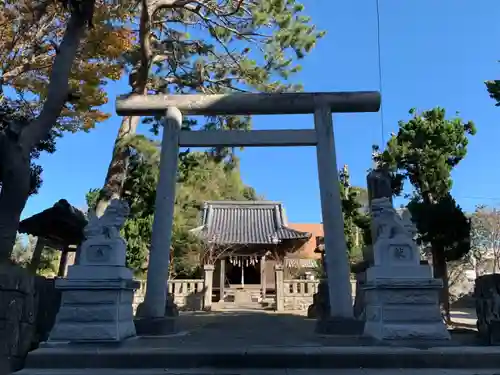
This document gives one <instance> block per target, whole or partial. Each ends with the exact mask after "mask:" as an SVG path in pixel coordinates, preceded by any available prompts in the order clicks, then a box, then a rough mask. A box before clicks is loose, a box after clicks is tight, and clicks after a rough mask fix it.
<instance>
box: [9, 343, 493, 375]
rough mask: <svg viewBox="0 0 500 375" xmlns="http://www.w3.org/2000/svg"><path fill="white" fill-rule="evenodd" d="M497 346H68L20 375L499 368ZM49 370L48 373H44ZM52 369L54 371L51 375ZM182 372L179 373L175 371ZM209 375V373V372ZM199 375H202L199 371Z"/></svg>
mask: <svg viewBox="0 0 500 375" xmlns="http://www.w3.org/2000/svg"><path fill="white" fill-rule="evenodd" d="M499 358H500V347H435V348H428V349H415V348H408V347H392V346H391V347H380V346H377V347H375V346H373V347H359V346H357V347H276V346H273V347H250V348H243V349H241V348H217V349H210V348H186V349H174V348H165V347H154V346H136V347H130V346H127V345H125V346H120V347H109V346H108V347H106V346H101V347H96V346H95V345H92V346H90V345H88V346H86V345H78V346H77V345H72V346H67V347H65V348H62V347H59V348H49V347H48V348H41V349H38V350H36V351H34V352H32V353H31V354H30V355H29V356H28V358H27V362H26V367H25V369H24V370H22V371H20V372H18V374H19V375H35V374H49V373H53V374H56V373H57V374H61V375H62V374H63V373H68V374H69V373H74V372H72V371H76V370H79V369H87V370H86V371H87V372H91V373H92V374H93V375H97V374H98V373H100V372H101V371H104V370H105V371H111V370H116V371H118V370H121V371H123V370H125V369H129V370H131V369H136V371H137V373H140V374H147V373H154V372H155V371H156V369H179V370H181V369H182V370H186V369H204V368H205V369H206V368H210V369H214V370H217V371H218V370H225V369H240V370H241V369H246V370H251V369H254V370H258V369H260V370H261V373H262V374H263V372H262V369H270V368H272V369H315V370H316V369H318V370H319V369H359V368H364V369H403V368H404V369H425V368H428V369H430V368H442V369H490V368H495V367H500V362H499ZM49 370H50V371H52V372H48V371H49ZM54 371H55V372H54ZM179 373H182V371H179ZM212 373H213V372H212ZM199 374H202V372H200V373H199Z"/></svg>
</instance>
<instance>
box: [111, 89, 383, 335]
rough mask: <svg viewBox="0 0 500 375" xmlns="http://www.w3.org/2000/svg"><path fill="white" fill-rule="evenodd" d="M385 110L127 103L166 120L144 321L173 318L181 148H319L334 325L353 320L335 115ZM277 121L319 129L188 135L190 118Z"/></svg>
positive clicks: (196, 98) (366, 97)
mask: <svg viewBox="0 0 500 375" xmlns="http://www.w3.org/2000/svg"><path fill="white" fill-rule="evenodd" d="M380 102H381V97H380V94H379V93H378V92H373V91H369V92H337V93H276V94H267V93H259V94H253V93H235V94H227V95H150V96H142V95H141V96H139V95H132V96H127V97H119V98H118V99H117V101H116V112H117V114H118V115H121V116H151V115H162V116H165V123H164V130H163V138H162V149H161V157H160V176H159V181H158V186H157V191H156V206H155V217H154V222H153V234H152V241H151V249H150V257H149V268H148V274H147V289H146V295H145V300H144V306H143V310H142V314H141V315H142V318H143V319H151V320H152V321H155V320H158V319H163V318H164V315H165V303H166V292H167V283H166V280H167V279H168V268H169V259H170V256H169V253H170V242H171V228H172V222H173V213H174V200H175V186H176V179H177V163H178V161H177V158H178V154H179V147H216V146H220V147H222V146H234V147H237V146H242V147H243V146H244V147H270V146H316V151H317V161H318V176H319V188H320V197H321V212H322V216H323V226H324V241H325V242H324V244H325V257H326V264H327V270H326V271H327V275H328V285H329V297H330V305H331V307H330V313H331V318H332V319H333V320H338V321H340V322H342V321H346V320H351V319H353V311H352V295H351V283H350V280H349V277H350V269H349V262H348V256H347V247H346V242H345V237H344V224H343V215H342V207H341V200H340V191H339V182H338V181H339V178H338V172H337V161H336V155H335V140H334V134H333V122H332V113H348V112H377V111H378V110H379V108H380ZM271 114H314V129H310V130H309V129H308V130H251V131H239V130H209V131H183V130H181V123H182V116H183V115H205V116H208V115H210V116H213V115H271ZM152 325H153V326H154V325H156V324H154V323H153V324H152Z"/></svg>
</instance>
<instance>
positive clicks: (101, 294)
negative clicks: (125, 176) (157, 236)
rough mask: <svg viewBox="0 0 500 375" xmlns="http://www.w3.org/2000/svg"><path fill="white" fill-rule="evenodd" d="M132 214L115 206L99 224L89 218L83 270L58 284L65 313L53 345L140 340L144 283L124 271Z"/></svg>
mask: <svg viewBox="0 0 500 375" xmlns="http://www.w3.org/2000/svg"><path fill="white" fill-rule="evenodd" d="M127 214H128V207H126V205H125V204H124V203H122V202H120V201H116V200H115V201H112V202H111V204H110V206H109V207H108V209H107V210H106V212H105V213H104V215H103V216H102V217H101V218H100V219H98V218H96V217H95V216H93V217H91V218H90V220H89V225H88V226H87V227H86V228H85V235H86V238H87V240H86V241H85V242H83V244H82V246H81V250H80V251H81V254H80V259H79V264H77V265H73V266H71V267H69V268H68V277H67V278H66V279H58V280H57V281H56V288H58V289H60V290H61V292H62V296H61V308H60V309H59V313H58V314H57V317H56V322H55V325H54V328H53V329H52V331H51V333H50V336H49V341H69V342H103V341H104V342H117V341H122V340H124V339H126V338H129V337H132V336H135V335H136V331H135V326H134V321H133V309H132V303H133V298H134V290H135V289H137V288H138V287H139V283H138V282H136V281H134V280H133V277H132V272H131V271H130V270H129V269H128V268H126V267H125V253H126V243H125V241H124V240H123V239H122V238H121V237H120V235H119V229H120V227H121V225H122V224H123V221H124V220H125V217H126V215H127Z"/></svg>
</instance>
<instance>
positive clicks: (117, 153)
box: [96, 0, 153, 217]
mask: <svg viewBox="0 0 500 375" xmlns="http://www.w3.org/2000/svg"><path fill="white" fill-rule="evenodd" d="M148 5H149V4H148V0H141V18H140V25H139V45H140V51H141V57H140V61H139V65H138V67H137V69H136V70H134V71H133V72H132V73H131V74H130V77H129V84H130V86H131V87H132V91H133V92H134V93H135V94H139V95H147V82H148V75H149V70H150V65H151V61H152V57H153V54H152V51H151V40H150V36H151V14H150V11H149V10H148ZM139 120H140V117H138V116H125V117H123V119H122V122H121V125H120V129H119V130H118V135H117V136H116V140H115V145H114V148H113V156H112V158H111V162H110V163H109V167H108V172H107V174H106V179H105V180H104V187H103V188H102V190H101V192H100V194H99V201H98V202H97V207H96V215H97V216H98V217H100V216H102V215H103V214H104V211H106V208H107V207H108V205H109V202H110V201H111V200H112V199H117V198H120V197H121V195H122V189H123V184H124V182H125V179H126V178H127V165H128V158H129V153H130V151H129V149H128V147H127V145H126V138H128V137H131V136H133V135H135V133H136V130H137V126H138V125H139Z"/></svg>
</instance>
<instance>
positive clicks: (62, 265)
mask: <svg viewBox="0 0 500 375" xmlns="http://www.w3.org/2000/svg"><path fill="white" fill-rule="evenodd" d="M68 253H69V248H68V246H64V247H63V249H62V251H61V260H60V261H59V270H58V271H57V277H64V274H65V273H66V265H67V264H68Z"/></svg>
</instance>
